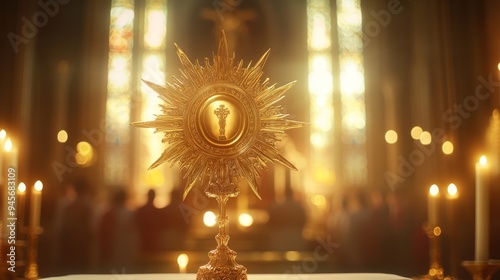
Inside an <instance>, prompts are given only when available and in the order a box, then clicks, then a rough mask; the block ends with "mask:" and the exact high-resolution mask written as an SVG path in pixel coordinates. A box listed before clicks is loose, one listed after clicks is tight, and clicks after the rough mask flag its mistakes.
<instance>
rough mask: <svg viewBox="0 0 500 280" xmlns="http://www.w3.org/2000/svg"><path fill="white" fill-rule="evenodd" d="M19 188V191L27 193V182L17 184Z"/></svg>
mask: <svg viewBox="0 0 500 280" xmlns="http://www.w3.org/2000/svg"><path fill="white" fill-rule="evenodd" d="M17 190H18V191H19V193H25V192H26V184H24V183H23V182H21V183H19V186H17Z"/></svg>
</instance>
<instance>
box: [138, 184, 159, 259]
mask: <svg viewBox="0 0 500 280" xmlns="http://www.w3.org/2000/svg"><path fill="white" fill-rule="evenodd" d="M147 195H148V200H147V202H146V204H144V205H143V206H141V207H139V208H138V209H137V210H136V212H135V225H136V227H137V232H138V234H139V242H140V250H141V253H142V254H147V253H155V252H159V251H161V246H160V245H161V242H160V237H161V231H162V220H161V215H160V214H161V211H160V209H158V208H156V207H155V206H154V204H153V202H154V200H155V197H156V192H155V190H153V189H150V190H149V191H148V194H147Z"/></svg>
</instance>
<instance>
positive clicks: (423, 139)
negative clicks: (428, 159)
mask: <svg viewBox="0 0 500 280" xmlns="http://www.w3.org/2000/svg"><path fill="white" fill-rule="evenodd" d="M431 142H432V136H431V134H430V133H429V132H428V131H423V132H422V133H421V134H420V143H422V145H429V144H430V143H431Z"/></svg>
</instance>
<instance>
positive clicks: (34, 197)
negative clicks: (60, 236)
mask: <svg viewBox="0 0 500 280" xmlns="http://www.w3.org/2000/svg"><path fill="white" fill-rule="evenodd" d="M42 189H43V184H42V182H41V181H40V180H38V181H36V182H35V185H34V187H33V191H32V193H31V209H30V210H31V211H30V214H31V215H30V216H31V217H30V228H36V227H38V226H39V225H40V207H41V204H42V201H41V198H42Z"/></svg>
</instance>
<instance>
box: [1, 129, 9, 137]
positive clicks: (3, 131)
mask: <svg viewBox="0 0 500 280" xmlns="http://www.w3.org/2000/svg"><path fill="white" fill-rule="evenodd" d="M5 137H7V132H5V130H3V129H2V130H0V140H3V139H5Z"/></svg>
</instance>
